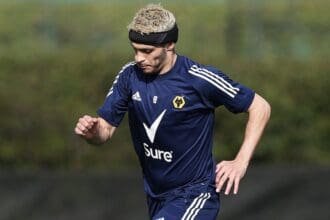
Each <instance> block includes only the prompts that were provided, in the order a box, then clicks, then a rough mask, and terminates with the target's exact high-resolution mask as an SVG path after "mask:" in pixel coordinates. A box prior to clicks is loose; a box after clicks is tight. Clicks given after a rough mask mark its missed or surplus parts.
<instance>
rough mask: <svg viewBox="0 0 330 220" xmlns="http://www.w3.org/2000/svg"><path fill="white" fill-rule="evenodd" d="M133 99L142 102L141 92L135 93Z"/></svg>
mask: <svg viewBox="0 0 330 220" xmlns="http://www.w3.org/2000/svg"><path fill="white" fill-rule="evenodd" d="M132 99H133V100H135V101H139V102H141V101H142V99H141V96H140V93H139V91H137V92H136V93H134V94H133V95H132Z"/></svg>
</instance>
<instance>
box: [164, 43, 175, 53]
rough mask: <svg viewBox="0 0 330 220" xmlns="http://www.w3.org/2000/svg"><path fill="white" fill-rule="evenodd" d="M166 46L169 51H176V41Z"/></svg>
mask: <svg viewBox="0 0 330 220" xmlns="http://www.w3.org/2000/svg"><path fill="white" fill-rule="evenodd" d="M165 48H166V50H167V51H174V48H175V43H174V42H170V43H167V44H166V46H165Z"/></svg>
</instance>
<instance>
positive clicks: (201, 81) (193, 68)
mask: <svg viewBox="0 0 330 220" xmlns="http://www.w3.org/2000/svg"><path fill="white" fill-rule="evenodd" d="M184 66H185V73H186V76H187V77H188V78H189V79H190V81H191V82H192V84H193V85H194V86H195V87H197V88H203V87H205V86H206V87H208V86H210V85H213V86H217V85H219V84H221V82H222V81H223V80H224V79H225V78H227V76H226V75H225V74H224V73H223V72H222V71H221V70H220V69H218V68H215V67H213V66H209V65H204V64H200V63H198V62H196V61H194V60H191V59H189V58H187V57H184ZM222 83H223V82H222Z"/></svg>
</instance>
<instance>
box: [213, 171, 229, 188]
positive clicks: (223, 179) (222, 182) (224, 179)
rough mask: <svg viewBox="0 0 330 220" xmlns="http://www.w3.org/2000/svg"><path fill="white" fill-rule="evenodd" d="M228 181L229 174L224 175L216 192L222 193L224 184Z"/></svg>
mask: <svg viewBox="0 0 330 220" xmlns="http://www.w3.org/2000/svg"><path fill="white" fill-rule="evenodd" d="M227 180H228V174H224V175H223V176H222V177H221V178H220V180H219V183H218V184H217V189H216V192H220V191H221V189H222V187H223V184H225V182H226V181H227Z"/></svg>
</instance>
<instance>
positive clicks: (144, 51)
mask: <svg viewBox="0 0 330 220" xmlns="http://www.w3.org/2000/svg"><path fill="white" fill-rule="evenodd" d="M141 52H142V53H146V54H149V53H151V52H152V49H142V50H141Z"/></svg>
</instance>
